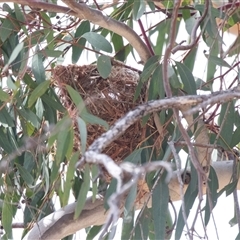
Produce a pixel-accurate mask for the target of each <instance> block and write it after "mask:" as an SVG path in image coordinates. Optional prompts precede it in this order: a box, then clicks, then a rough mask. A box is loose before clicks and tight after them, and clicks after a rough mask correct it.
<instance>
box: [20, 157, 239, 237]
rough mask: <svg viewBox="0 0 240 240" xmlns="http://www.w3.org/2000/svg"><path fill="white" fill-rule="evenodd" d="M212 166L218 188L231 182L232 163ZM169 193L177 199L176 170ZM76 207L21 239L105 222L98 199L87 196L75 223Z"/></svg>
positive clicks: (61, 211)
mask: <svg viewBox="0 0 240 240" xmlns="http://www.w3.org/2000/svg"><path fill="white" fill-rule="evenodd" d="M213 167H214V169H215V171H216V173H217V176H218V181H219V189H222V188H224V187H225V186H226V185H227V184H228V183H229V182H230V181H231V178H232V168H233V161H221V162H214V163H213ZM182 171H183V170H182ZM190 176H191V175H190ZM187 186H188V185H186V184H185V185H184V191H186V188H187ZM237 189H238V190H240V182H238V185H237ZM169 191H170V192H169V193H170V197H171V200H172V201H178V200H180V198H181V193H180V188H179V182H178V177H177V171H175V172H173V174H172V178H171V180H170V182H169ZM204 193H205V192H204ZM147 197H148V196H147V195H145V199H146V198H147ZM143 205H144V199H143V201H141V202H138V203H137V204H136V206H135V207H136V209H140V208H142V206H143ZM150 206H151V202H150V204H149V207H150ZM75 208H76V203H71V204H69V205H67V206H66V207H64V208H61V209H59V210H58V211H56V212H54V213H52V214H50V215H48V216H46V217H45V218H43V219H42V220H41V221H39V222H38V223H37V224H35V226H34V227H33V229H32V230H30V231H29V233H28V234H27V235H26V236H25V237H24V240H37V239H41V240H43V239H62V238H64V237H66V236H68V235H70V234H73V233H75V232H76V231H78V230H80V229H84V228H86V227H89V226H92V225H102V224H104V223H105V221H106V219H107V212H106V210H105V209H104V203H103V200H102V199H101V198H100V197H98V199H97V200H96V201H95V202H94V203H93V202H92V198H91V197H90V198H89V199H88V200H87V202H86V205H85V207H84V209H83V211H82V213H81V215H80V216H79V217H78V218H77V219H76V220H73V216H74V212H75ZM56 229H57V231H56Z"/></svg>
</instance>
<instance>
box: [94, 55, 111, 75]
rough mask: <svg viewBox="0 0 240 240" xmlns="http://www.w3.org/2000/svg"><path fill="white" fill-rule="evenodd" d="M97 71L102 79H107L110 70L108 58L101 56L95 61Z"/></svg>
mask: <svg viewBox="0 0 240 240" xmlns="http://www.w3.org/2000/svg"><path fill="white" fill-rule="evenodd" d="M97 69H98V72H99V74H100V76H101V77H102V78H104V79H105V78H107V77H108V76H109V74H110V73H111V70H112V64H111V59H110V57H108V56H104V55H101V56H100V57H99V58H98V60H97Z"/></svg>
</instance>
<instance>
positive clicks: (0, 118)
mask: <svg viewBox="0 0 240 240" xmlns="http://www.w3.org/2000/svg"><path fill="white" fill-rule="evenodd" d="M1 108H2V109H1ZM1 108H0V123H2V124H3V125H4V126H6V127H7V126H8V127H13V126H15V124H14V122H13V119H12V117H11V116H10V114H9V112H8V111H7V109H6V107H1Z"/></svg>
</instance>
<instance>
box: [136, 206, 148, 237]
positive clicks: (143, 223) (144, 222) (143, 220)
mask: <svg viewBox="0 0 240 240" xmlns="http://www.w3.org/2000/svg"><path fill="white" fill-rule="evenodd" d="M150 210H151V209H150ZM150 210H149V209H148V208H147V207H146V208H144V210H143V212H142V214H141V216H140V218H139V219H138V222H137V223H136V227H135V238H134V240H140V239H141V240H145V239H148V235H149V230H150V227H149V222H150V217H151V212H150Z"/></svg>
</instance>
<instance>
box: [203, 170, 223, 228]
mask: <svg viewBox="0 0 240 240" xmlns="http://www.w3.org/2000/svg"><path fill="white" fill-rule="evenodd" d="M207 184H208V190H209V191H207V201H206V207H205V217H204V222H205V226H207V225H208V222H209V220H210V215H211V213H212V210H213V209H214V207H215V206H216V204H217V199H218V192H217V190H218V188H219V185H218V178H217V174H216V172H215V170H214V169H213V167H212V166H210V172H209V176H208V182H207Z"/></svg>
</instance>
